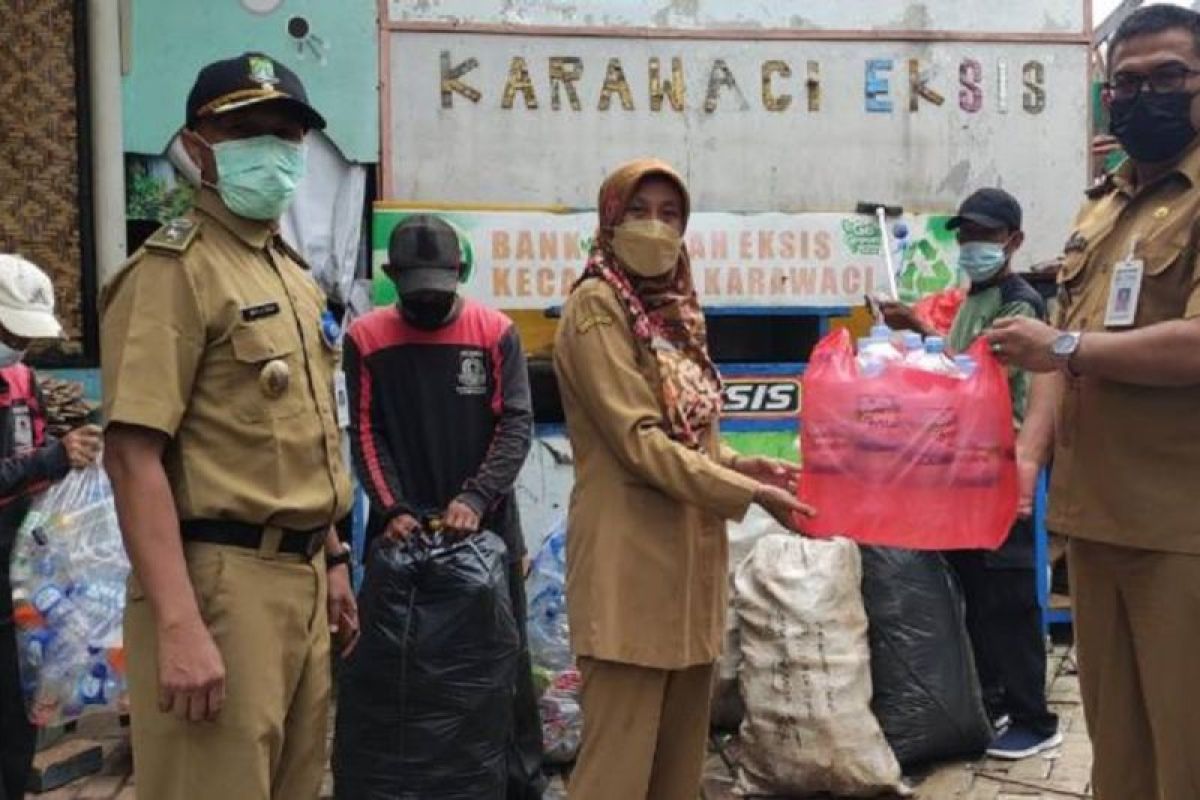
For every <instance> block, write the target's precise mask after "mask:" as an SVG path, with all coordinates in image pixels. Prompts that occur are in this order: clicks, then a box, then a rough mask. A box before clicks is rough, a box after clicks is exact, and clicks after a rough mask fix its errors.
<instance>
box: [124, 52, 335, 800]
mask: <svg viewBox="0 0 1200 800" xmlns="http://www.w3.org/2000/svg"><path fill="white" fill-rule="evenodd" d="M186 119H187V124H186V128H185V130H184V131H183V134H182V136H183V140H184V143H185V146H186V147H187V149H188V151H189V153H190V154H191V157H192V159H193V160H194V161H195V162H196V164H197V165H198V166H199V168H200V173H201V178H202V184H203V188H202V189H201V191H200V193H199V195H198V197H197V200H196V208H195V209H194V210H193V211H192V212H190V213H189V214H188V215H187V216H185V217H182V218H180V219H176V220H172V221H171V222H170V223H168V224H167V225H166V226H164V227H163V228H161V229H160V230H159V231H158V232H157V233H155V234H154V235H152V236H151V237H150V239H149V240H147V242H146V245H145V247H144V248H143V249H142V250H140V251H138V252H137V253H136V254H134V256H133V258H132V259H130V261H129V263H128V264H126V266H125V267H124V268H123V269H122V271H121V272H120V273H119V274H118V275H117V276H115V277H114V278H113V280H112V281H111V282H110V283H109V284H108V285H107V286H105V287H104V291H103V297H102V306H103V315H104V316H103V321H102V325H101V335H102V350H101V365H102V369H103V385H104V417H105V420H106V422H107V429H106V431H105V445H106V446H105V454H104V462H105V466H106V467H107V468H108V471H109V474H110V475H111V477H112V483H113V489H114V492H115V495H116V503H117V511H118V514H119V516H120V520H121V528H122V531H123V533H124V536H125V543H126V548H127V550H128V551H129V556H130V560H131V562H132V564H133V578H132V580H131V582H130V589H129V602H128V606H127V610H126V619H125V646H126V652H127V654H128V668H129V684H130V696H131V704H132V709H131V710H132V714H131V716H132V722H133V750H134V758H135V760H136V762H137V785H138V794H139V796H141V797H147V798H154V800H196V798H209V797H215V798H221V800H268V798H271V799H273V800H274V799H277V800H293V799H295V800H309V799H311V798H316V797H317V796H318V795H319V793H320V787H321V781H322V777H323V768H324V764H325V760H326V729H327V721H328V711H329V697H330V674H329V650H330V633H331V631H332V632H336V633H338V634H340V636H341V637H342V645H343V646H344V647H348V646H350V645H352V643H353V637H354V634H355V632H356V630H357V624H358V623H357V613H356V610H355V606H354V598H353V594H352V593H351V591H350V584H349V578H348V571H347V568H346V564H345V562H346V555H345V548H344V547H343V546H342V545H341V543H340V542H339V541H338V539H337V535H336V533H335V531H334V525H335V523H337V522H338V521H340V520H341V519H342V518H343V517H344V516H345V515H346V514H347V512H348V511H349V507H350V481H349V477H348V471H347V468H346V465H345V464H344V463H343V462H342V459H341V430H340V428H341V425H340V424H339V423H340V422H342V420H343V419H344V417H345V414H342V413H338V411H341V410H343V409H341V408H339V407H338V405H337V401H336V399H335V398H336V396H337V394H338V393H337V392H336V390H335V386H336V383H337V374H338V366H339V360H340V336H339V335H337V332H336V331H331V330H330V328H331V326H329V325H325V324H323V320H322V312H323V311H324V310H325V297H324V296H323V295H322V294H321V291H320V290H319V289H318V288H317V285H316V283H315V282H314V281H313V280H312V278H311V276H310V275H309V274H308V271H307V269H306V267H305V266H304V265H303V263H302V262H301V260H300V258H299V256H298V255H297V254H296V253H295V252H294V251H292V250H291V249H290V248H289V247H288V246H287V245H286V244H284V243H283V241H282V239H280V237H279V233H278V223H277V221H278V217H279V215H280V214H281V213H283V211H284V210H285V209H286V208H287V206H288V203H289V202H290V201H291V199H292V196H293V194H294V192H295V189H296V185H297V183H298V182H299V181H300V179H301V178H302V177H303V174H304V149H303V140H304V136H305V134H306V133H307V131H308V130H309V129H311V128H313V127H322V126H324V120H323V119H322V118H321V116H320V115H319V114H318V113H317V112H316V111H314V110H313V109H312V107H311V106H309V104H308V99H307V97H306V95H305V92H304V88H303V87H302V86H301V84H300V81H299V79H297V77H296V76H295V75H294V74H293V73H292V72H291V71H290V70H288V69H287V68H285V67H284V66H283V65H281V64H279V63H277V62H275V61H274V60H272V59H271V58H269V57H267V56H265V55H262V54H259V53H247V54H244V55H241V56H238V57H236V58H231V59H228V60H226V61H220V62H217V63H215V64H210V65H209V66H207V67H205V68H204V69H202V70H201V71H200V74H199V76H198V77H197V79H196V82H195V85H194V86H193V88H192V91H191V93H190V94H189V95H188V99H187V118H186ZM332 327H335V326H332Z"/></svg>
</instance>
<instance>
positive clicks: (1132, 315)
mask: <svg viewBox="0 0 1200 800" xmlns="http://www.w3.org/2000/svg"><path fill="white" fill-rule="evenodd" d="M1144 267H1145V265H1144V264H1143V262H1142V260H1141V259H1126V260H1124V261H1121V262H1118V263H1117V265H1116V266H1115V267H1113V274H1112V284H1111V285H1110V286H1109V287H1108V309H1107V311H1106V312H1105V314H1104V326H1105V327H1106V328H1128V327H1130V326H1132V325H1133V323H1134V320H1135V319H1136V318H1137V307H1138V297H1140V296H1141V294H1142V275H1143V274H1144V271H1145V268H1144Z"/></svg>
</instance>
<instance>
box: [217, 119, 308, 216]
mask: <svg viewBox="0 0 1200 800" xmlns="http://www.w3.org/2000/svg"><path fill="white" fill-rule="evenodd" d="M212 151H213V157H214V158H215V159H216V161H217V191H218V192H220V194H221V199H222V200H224V201H225V206H226V207H227V208H228V209H229V210H230V211H232V212H233V213H234V214H237V215H238V216H239V217H246V218H247V219H261V220H270V219H279V217H280V216H281V215H282V214H283V212H284V211H287V208H288V206H289V205H291V203H292V198H293V197H294V196H295V195H296V185H297V184H299V183H300V180H301V179H302V178H303V177H304V148H303V146H301V145H300V144H298V143H296V142H289V141H287V140H286V139H280V138H279V137H278V136H255V137H253V138H250V139H233V140H231V141H228V142H218V143H217V144H215V145H213V146H212Z"/></svg>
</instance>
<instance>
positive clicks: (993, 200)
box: [946, 188, 1021, 231]
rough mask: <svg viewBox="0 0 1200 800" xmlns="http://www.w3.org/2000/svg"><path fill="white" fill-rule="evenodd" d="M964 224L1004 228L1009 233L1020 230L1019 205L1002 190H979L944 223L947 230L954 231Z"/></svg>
mask: <svg viewBox="0 0 1200 800" xmlns="http://www.w3.org/2000/svg"><path fill="white" fill-rule="evenodd" d="M964 222H974V223H975V224H976V225H981V226H983V227H984V228H991V229H993V230H997V229H1000V228H1005V229H1008V230H1010V231H1019V230H1021V204H1020V203H1018V202H1017V198H1015V197H1013V196H1012V195H1011V194H1009V193H1008V192H1006V191H1004V190H1003V189H994V188H988V189H980V190H979V191H977V192H975V193H974V194H972V195H971V196H970V197H968V198H967V199H966V200H963V202H962V205H961V206H959V207H958V213H957V214H956V215H954V216H953V217H951V218H950V221H949V222H947V223H946V227H947V228H948V229H949V230H954V229H956V228H958V227H959V226H961V225H962V224H963V223H964Z"/></svg>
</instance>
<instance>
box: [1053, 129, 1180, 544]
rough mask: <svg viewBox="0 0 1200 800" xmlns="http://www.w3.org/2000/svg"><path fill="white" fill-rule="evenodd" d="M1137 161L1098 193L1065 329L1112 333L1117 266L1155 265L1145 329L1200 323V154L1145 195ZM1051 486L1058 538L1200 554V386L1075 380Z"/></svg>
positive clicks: (1078, 230) (1143, 301)
mask: <svg viewBox="0 0 1200 800" xmlns="http://www.w3.org/2000/svg"><path fill="white" fill-rule="evenodd" d="M1132 176H1133V172H1132V165H1131V164H1129V163H1126V164H1125V165H1124V166H1122V167H1121V168H1120V169H1118V170H1117V172H1116V173H1114V174H1113V175H1112V176H1110V177H1109V178H1108V179H1107V180H1106V182H1105V183H1104V184H1102V185H1100V186H1098V187H1096V188H1095V189H1093V190H1091V191H1089V193H1088V195H1089V199H1088V201H1087V202H1086V203H1085V204H1084V206H1083V209H1082V210H1081V211H1080V212H1079V216H1078V217H1077V219H1076V223H1075V230H1074V232H1073V233H1072V234H1071V237H1070V239H1069V240H1068V241H1067V246H1066V252H1065V255H1064V261H1063V266H1062V269H1061V270H1060V272H1059V276H1058V282H1059V309H1058V327H1060V328H1062V329H1063V330H1069V331H1083V332H1085V333H1086V332H1088V331H1104V330H1128V329H1129V328H1108V327H1106V325H1105V316H1106V309H1107V307H1108V296H1109V290H1110V287H1111V284H1112V274H1113V268H1114V267H1115V266H1116V265H1117V264H1118V263H1119V262H1121V261H1124V260H1125V259H1126V258H1127V257H1128V256H1130V254H1132V256H1133V258H1135V259H1139V260H1141V261H1142V262H1143V264H1144V277H1143V279H1142V286H1141V295H1140V298H1139V299H1138V302H1137V310H1136V319H1135V325H1134V326H1133V327H1135V328H1144V327H1147V326H1149V325H1154V324H1156V323H1161V322H1167V321H1170V320H1179V319H1191V318H1193V317H1196V316H1198V315H1200V271H1198V268H1197V255H1198V252H1200V251H1198V245H1200V145H1198V146H1193V147H1192V149H1191V151H1190V152H1189V153H1188V154H1187V155H1186V156H1185V157H1184V159H1183V160H1182V161H1181V162H1180V164H1179V166H1178V167H1177V168H1176V170H1175V171H1173V172H1172V173H1171V174H1169V175H1167V176H1165V177H1164V178H1162V179H1161V180H1159V181H1158V182H1156V183H1154V184H1151V185H1148V186H1146V187H1145V189H1144V190H1142V191H1140V192H1137V193H1136V194H1135V193H1134V192H1133V189H1132V185H1131V179H1132ZM1055 440H1056V450H1055V458H1054V470H1053V479H1052V486H1051V496H1050V509H1049V521H1050V526H1051V528H1052V529H1054V530H1056V531H1058V532H1061V533H1065V534H1068V535H1071V536H1077V537H1080V538H1083V539H1091V540H1095V541H1100V542H1106V543H1110V544H1117V545H1123V546H1126V547H1136V548H1145V549H1149V550H1160V551H1169V552H1180V553H1193V554H1200V512H1198V511H1197V509H1196V506H1195V504H1194V503H1193V498H1192V493H1193V492H1194V491H1195V490H1196V480H1197V478H1198V477H1200V386H1187V387H1179V388H1162V387H1149V386H1134V385H1132V384H1125V383H1118V382H1116V381H1109V380H1102V379H1098V378H1092V377H1086V376H1085V377H1083V378H1080V379H1070V378H1068V379H1067V387H1066V392H1065V395H1064V398H1063V402H1062V404H1061V406H1060V409H1059V414H1058V420H1057V429H1056V436H1055Z"/></svg>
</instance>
